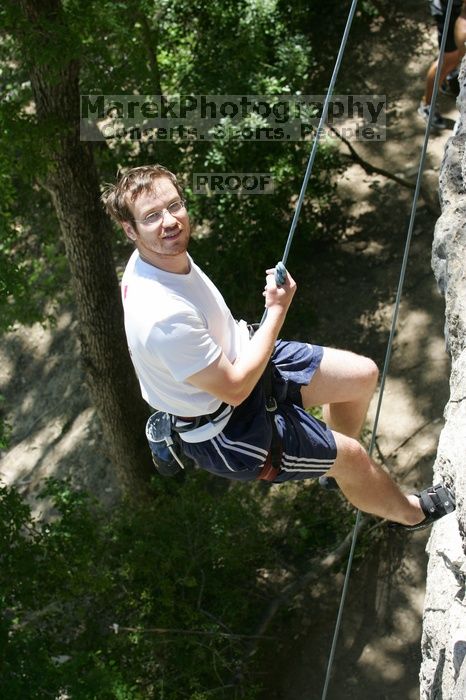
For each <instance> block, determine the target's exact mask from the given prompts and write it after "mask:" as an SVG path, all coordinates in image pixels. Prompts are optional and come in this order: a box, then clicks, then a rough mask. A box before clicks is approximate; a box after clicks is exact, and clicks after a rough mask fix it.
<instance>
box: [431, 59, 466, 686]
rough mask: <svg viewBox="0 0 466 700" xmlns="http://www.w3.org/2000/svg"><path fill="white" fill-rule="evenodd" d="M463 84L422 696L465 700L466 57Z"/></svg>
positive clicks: (437, 243)
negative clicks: (441, 497) (446, 510)
mask: <svg viewBox="0 0 466 700" xmlns="http://www.w3.org/2000/svg"><path fill="white" fill-rule="evenodd" d="M460 82H461V85H462V86H463V87H462V91H461V94H460V97H459V99H458V107H459V109H460V118H459V121H458V123H457V125H456V128H455V131H454V135H453V136H452V138H451V139H450V140H449V141H448V144H447V147H446V150H445V155H444V159H443V163H442V168H441V174H440V182H439V188H440V201H441V206H442V215H441V216H440V218H439V220H438V221H437V225H436V228H435V234H434V243H433V253H432V267H433V270H434V274H435V276H436V278H437V281H438V285H439V288H440V290H441V292H442V293H443V295H444V296H445V338H446V344H447V349H448V352H449V354H450V357H451V363H452V366H451V377H450V400H449V402H448V404H447V406H446V408H445V421H446V422H445V427H444V429H443V431H442V434H441V436H440V441H439V447H438V452H437V459H436V463H435V481H434V483H437V482H438V481H445V482H446V483H447V484H449V485H453V487H454V490H455V493H456V500H457V511H456V514H455V515H456V517H455V515H451V516H449V517H447V518H444V519H443V520H441V521H440V522H439V523H437V524H436V525H435V526H434V528H433V530H432V535H431V537H430V540H429V544H428V553H429V565H428V574H427V591H426V599H425V609H424V627H423V637H422V659H423V660H422V665H421V672H420V681H421V700H466V599H465V582H466V556H465V551H466V153H465V143H466V62H463V66H462V70H461V80H460ZM432 399H433V400H435V396H433V397H432Z"/></svg>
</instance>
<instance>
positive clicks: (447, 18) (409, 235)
mask: <svg viewBox="0 0 466 700" xmlns="http://www.w3.org/2000/svg"><path fill="white" fill-rule="evenodd" d="M452 6H453V0H448V5H447V9H446V13H445V24H444V31H443V34H442V40H441V42H440V49H439V57H438V64H437V70H436V73H435V80H434V87H433V94H432V101H431V108H430V110H429V118H428V120H427V124H426V130H425V134H424V141H423V144H422V150H421V156H420V159H419V168H418V173H417V179H416V187H415V190H414V195H413V202H412V206H411V215H410V218H409V225H408V232H407V234H406V242H405V247H404V253H403V261H402V265H401V271H400V278H399V282H398V289H397V293H396V299H395V307H394V311H393V317H392V323H391V328H390V336H389V339H388V344H387V350H386V353H385V362H384V367H383V371H382V378H381V382H380V392H379V398H378V402H377V409H376V413H375V418H374V425H373V428H372V436H371V441H370V446H369V450H368V453H369V455H372V452H373V450H374V447H375V440H376V434H377V426H378V422H379V416H380V410H381V406H382V399H383V393H384V389H385V381H386V378H387V374H388V368H389V365H390V360H391V355H392V349H393V339H394V337H395V331H396V326H397V322H398V314H399V310H400V304H401V294H402V291H403V285H404V281H405V277H406V268H407V264H408V257H409V249H410V246H411V238H412V234H413V228H414V221H415V218H416V213H417V203H418V199H419V194H420V190H421V180H422V175H423V171H424V165H425V160H426V155H427V145H428V143H429V136H430V129H431V125H432V119H433V116H434V113H435V104H436V101H437V94H438V88H439V83H440V72H441V66H442V64H443V55H444V53H445V44H446V40H447V29H448V25H449V23H450V16H451V10H452ZM360 520H361V512H360V511H359V510H358V511H357V514H356V522H355V525H354V529H353V537H352V541H351V549H350V553H349V556H348V564H347V568H346V573H345V579H344V583H343V589H342V595H341V599H340V606H339V609H338V615H337V621H336V624H335V631H334V635H333V641H332V646H331V650H330V654H329V658H328V664H327V673H326V677H325V684H324V689H323V691H322V700H325V698H326V697H327V690H328V686H329V682H330V676H331V672H332V667H333V660H334V657H335V650H336V645H337V641H338V635H339V631H340V626H341V620H342V616H343V609H344V606H345V601H346V594H347V591H348V585H349V578H350V573H351V567H352V563H353V558H354V551H355V547H356V542H357V537H358V532H359V527H360Z"/></svg>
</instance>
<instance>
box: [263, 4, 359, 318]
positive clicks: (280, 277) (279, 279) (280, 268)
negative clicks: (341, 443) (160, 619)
mask: <svg viewBox="0 0 466 700" xmlns="http://www.w3.org/2000/svg"><path fill="white" fill-rule="evenodd" d="M357 5H358V0H353V1H352V3H351V7H350V11H349V14H348V19H347V20H346V26H345V30H344V32H343V37H342V39H341V43H340V48H339V50H338V55H337V58H336V61H335V67H334V69H333V73H332V77H331V79H330V83H329V86H328V90H327V95H326V96H325V100H324V104H323V107H322V114H321V115H320V119H319V124H318V126H317V129H316V133H315V137H314V140H313V142H312V148H311V153H310V155H309V159H308V162H307V167H306V171H305V173H304V178H303V184H302V185H301V191H300V193H299V197H298V200H297V202H296V206H295V210H294V214H293V219H292V221H291V226H290V232H289V233H288V238H287V241H286V245H285V250H284V252H283V256H282V259H281V261H280V262H279V263H277V265H276V266H275V281H276V283H277V284H283V283H284V281H285V276H286V267H285V266H286V262H287V260H288V255H289V252H290V248H291V244H292V243H293V238H294V234H295V231H296V226H297V225H298V220H299V215H300V213H301V208H302V206H303V201H304V197H305V194H306V190H307V185H308V182H309V178H310V177H311V175H312V170H313V168H314V161H315V159H316V154H317V149H318V148H319V141H320V137H321V136H322V134H323V131H324V128H325V123H326V121H327V116H328V110H329V107H330V100H331V99H332V97H333V91H334V89H335V83H336V81H337V77H338V73H339V71H340V66H341V63H342V61H343V55H344V53H345V49H346V44H347V42H348V36H349V33H350V29H351V24H352V22H353V17H354V15H355V13H356V7H357ZM266 316H267V310H265V311H264V315H263V316H262V319H261V322H260V325H262V323H263V322H264V320H265V317H266Z"/></svg>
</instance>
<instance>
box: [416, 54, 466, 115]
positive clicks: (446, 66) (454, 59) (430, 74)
mask: <svg viewBox="0 0 466 700" xmlns="http://www.w3.org/2000/svg"><path fill="white" fill-rule="evenodd" d="M459 58H460V54H459V51H449V52H448V53H445V54H444V58H443V65H442V70H441V73H440V82H439V85H441V84H442V83H443V81H444V80H445V78H446V77H447V75H448V73H451V71H452V70H454V69H455V68H456V66H457V65H458V61H459ZM437 64H438V61H434V62H433V63H432V64H431V66H430V68H429V70H428V71H427V78H426V91H425V95H424V97H423V99H422V101H423V103H424V104H425V105H430V103H431V102H432V92H433V90H434V80H435V73H436V71H437Z"/></svg>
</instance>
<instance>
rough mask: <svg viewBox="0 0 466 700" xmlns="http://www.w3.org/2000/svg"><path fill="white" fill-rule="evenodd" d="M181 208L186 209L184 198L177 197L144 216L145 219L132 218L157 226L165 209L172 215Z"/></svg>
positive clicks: (145, 224) (147, 224)
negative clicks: (161, 207) (174, 200)
mask: <svg viewBox="0 0 466 700" xmlns="http://www.w3.org/2000/svg"><path fill="white" fill-rule="evenodd" d="M183 209H186V203H185V201H184V199H179V200H177V201H176V202H172V203H171V204H170V205H169V206H168V207H165V209H160V211H153V212H152V214H149V215H148V216H146V218H145V219H134V221H135V222H136V223H138V224H144V226H157V225H158V224H161V223H162V221H163V217H164V216H165V212H166V211H168V213H169V214H171V215H172V216H176V214H179V213H180V212H181V211H182V210H183Z"/></svg>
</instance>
